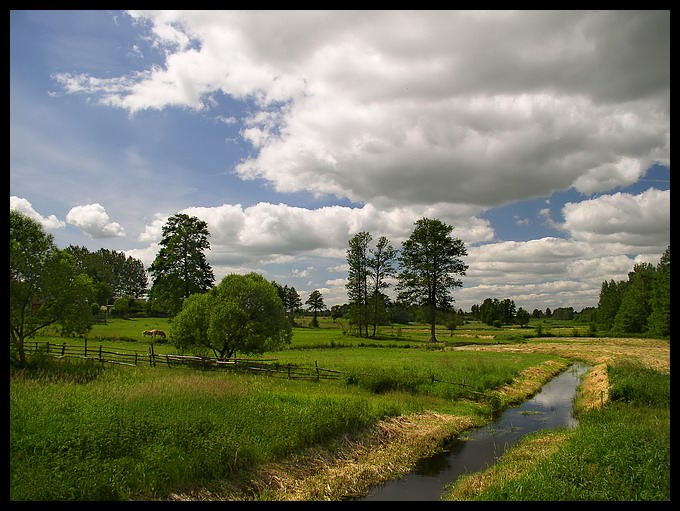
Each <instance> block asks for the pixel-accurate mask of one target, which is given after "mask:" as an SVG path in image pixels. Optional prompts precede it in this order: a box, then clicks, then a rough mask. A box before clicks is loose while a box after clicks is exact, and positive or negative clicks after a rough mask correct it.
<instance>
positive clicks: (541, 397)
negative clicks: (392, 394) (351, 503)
mask: <svg viewBox="0 0 680 511" xmlns="http://www.w3.org/2000/svg"><path fill="white" fill-rule="evenodd" d="M587 370H588V367H587V366H584V365H582V364H574V365H572V366H570V368H569V369H567V370H566V371H565V372H563V373H562V374H560V375H559V376H556V377H555V378H553V379H552V380H551V381H549V382H548V383H546V384H545V385H544V386H543V388H542V389H541V391H540V392H539V393H538V394H536V395H535V396H534V397H532V398H531V399H529V400H528V401H526V402H525V403H523V404H522V405H520V406H517V407H515V408H509V409H507V410H505V411H503V412H502V414H501V415H500V416H499V417H498V419H496V420H494V421H493V422H490V423H489V424H487V425H486V426H483V427H481V428H477V429H474V430H471V431H470V432H469V433H468V434H466V435H465V437H463V438H460V439H456V440H454V441H452V442H451V444H450V445H449V446H447V449H446V450H445V451H444V452H442V453H439V454H437V455H435V456H432V457H431V458H427V459H424V460H422V461H421V462H420V463H418V465H417V466H416V468H415V469H414V470H413V471H412V472H410V473H408V474H406V475H405V476H403V477H400V478H399V479H395V480H393V481H388V482H387V483H385V484H383V485H380V486H377V487H375V488H374V489H372V490H371V491H370V492H369V494H368V495H366V496H365V497H361V498H357V499H354V500H429V501H433V500H440V497H441V493H442V490H443V488H444V486H445V485H447V484H449V483H452V482H454V481H455V480H456V479H458V477H460V476H461V475H463V474H466V473H469V472H477V471H480V470H484V469H486V468H487V467H489V466H490V465H493V464H494V463H495V462H496V460H497V459H498V458H499V457H500V456H501V455H502V454H503V453H504V452H505V450H506V449H507V448H509V447H511V446H513V445H514V444H516V443H517V442H518V441H519V440H520V439H521V438H522V437H523V436H524V435H526V434H528V433H533V432H535V431H539V430H541V429H554V428H558V427H564V426H566V427H574V426H576V425H577V424H578V421H577V420H576V419H575V418H574V416H573V414H572V408H573V398H574V396H575V395H576V390H577V388H578V385H579V383H580V378H581V375H583V374H585V373H586V371H587Z"/></svg>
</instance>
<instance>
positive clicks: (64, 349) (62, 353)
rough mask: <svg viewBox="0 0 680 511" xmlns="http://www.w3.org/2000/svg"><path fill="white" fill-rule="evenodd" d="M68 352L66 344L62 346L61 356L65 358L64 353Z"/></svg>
mask: <svg viewBox="0 0 680 511" xmlns="http://www.w3.org/2000/svg"><path fill="white" fill-rule="evenodd" d="M65 352H66V343H64V344H62V345H61V356H62V357H63V356H64V353H65Z"/></svg>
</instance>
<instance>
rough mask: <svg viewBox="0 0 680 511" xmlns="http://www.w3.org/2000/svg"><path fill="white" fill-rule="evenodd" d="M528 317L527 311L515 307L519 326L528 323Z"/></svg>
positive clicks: (529, 316)
mask: <svg viewBox="0 0 680 511" xmlns="http://www.w3.org/2000/svg"><path fill="white" fill-rule="evenodd" d="M530 318H531V315H530V314H529V311H526V310H524V309H523V308H522V307H520V308H519V309H517V316H516V320H517V323H518V324H519V326H520V327H522V328H524V327H525V326H526V325H528V324H529V319H530Z"/></svg>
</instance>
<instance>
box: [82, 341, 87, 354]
mask: <svg viewBox="0 0 680 511" xmlns="http://www.w3.org/2000/svg"><path fill="white" fill-rule="evenodd" d="M83 357H85V358H87V339H85V352H84V353H83Z"/></svg>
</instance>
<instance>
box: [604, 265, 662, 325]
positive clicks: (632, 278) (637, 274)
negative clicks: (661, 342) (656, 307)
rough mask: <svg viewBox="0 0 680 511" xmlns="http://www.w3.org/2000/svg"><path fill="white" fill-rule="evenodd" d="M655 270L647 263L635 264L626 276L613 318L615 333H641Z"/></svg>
mask: <svg viewBox="0 0 680 511" xmlns="http://www.w3.org/2000/svg"><path fill="white" fill-rule="evenodd" d="M655 274H656V269H655V268H654V266H652V265H651V264H649V263H641V264H636V265H635V267H634V269H633V271H632V272H630V273H629V274H628V283H627V285H626V287H625V289H624V291H623V294H622V296H621V305H620V306H619V310H618V311H617V313H616V317H615V318H614V325H613V328H612V329H613V330H614V331H615V332H627V333H636V334H638V333H642V332H644V331H645V329H646V327H647V317H648V316H649V314H650V312H651V306H650V297H651V294H652V287H653V283H654V277H655Z"/></svg>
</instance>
